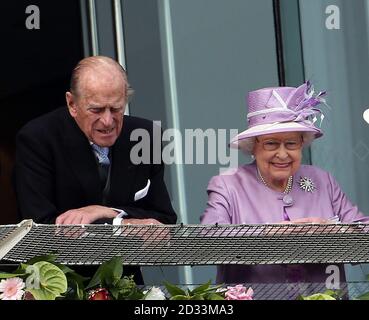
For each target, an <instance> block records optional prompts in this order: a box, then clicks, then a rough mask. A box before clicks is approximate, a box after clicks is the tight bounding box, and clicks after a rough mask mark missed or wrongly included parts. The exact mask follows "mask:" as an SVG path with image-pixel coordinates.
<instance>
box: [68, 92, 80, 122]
mask: <svg viewBox="0 0 369 320" xmlns="http://www.w3.org/2000/svg"><path fill="white" fill-rule="evenodd" d="M65 100H66V101H67V106H68V110H69V113H70V115H71V116H72V117H73V118H75V117H76V116H77V106H76V103H75V97H74V96H73V94H72V93H71V92H69V91H67V92H66V93H65Z"/></svg>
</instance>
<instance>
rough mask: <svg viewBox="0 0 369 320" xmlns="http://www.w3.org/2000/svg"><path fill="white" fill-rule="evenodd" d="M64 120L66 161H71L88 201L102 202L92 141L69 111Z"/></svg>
mask: <svg viewBox="0 0 369 320" xmlns="http://www.w3.org/2000/svg"><path fill="white" fill-rule="evenodd" d="M64 120H65V121H64V127H65V131H64V133H65V134H64V150H65V153H66V161H68V162H69V165H70V167H71V168H72V171H73V173H74V175H75V176H76V177H77V179H78V180H79V182H80V184H81V185H82V188H83V189H84V191H85V193H86V198H87V200H88V202H90V203H91V204H96V203H100V202H101V200H102V191H101V184H100V178H99V172H98V168H97V165H96V160H95V157H94V154H93V152H92V150H91V146H90V143H89V141H88V139H87V138H86V137H85V135H84V134H83V132H82V131H81V130H80V128H79V127H78V125H77V124H76V122H75V121H74V119H73V118H72V117H71V116H70V115H69V114H68V113H67V114H66V117H65V119H64Z"/></svg>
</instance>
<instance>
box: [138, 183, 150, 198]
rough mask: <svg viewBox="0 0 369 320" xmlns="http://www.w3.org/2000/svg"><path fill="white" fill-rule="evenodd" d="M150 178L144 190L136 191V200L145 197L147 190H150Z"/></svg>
mask: <svg viewBox="0 0 369 320" xmlns="http://www.w3.org/2000/svg"><path fill="white" fill-rule="evenodd" d="M150 183H151V182H150V179H148V180H147V185H146V187H145V188H143V189H142V190H138V191H137V192H136V193H135V201H137V200H140V199H142V198H143V197H145V196H146V195H147V192H148V191H149V188H150Z"/></svg>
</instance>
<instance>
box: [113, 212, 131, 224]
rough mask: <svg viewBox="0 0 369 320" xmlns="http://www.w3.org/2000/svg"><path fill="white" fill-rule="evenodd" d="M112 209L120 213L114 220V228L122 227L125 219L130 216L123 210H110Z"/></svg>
mask: <svg viewBox="0 0 369 320" xmlns="http://www.w3.org/2000/svg"><path fill="white" fill-rule="evenodd" d="M110 209H112V210H114V211H116V212H118V214H117V216H116V217H115V218H114V220H113V226H119V225H121V224H122V221H123V217H126V216H128V214H127V213H126V212H125V211H124V210H121V209H116V208H110Z"/></svg>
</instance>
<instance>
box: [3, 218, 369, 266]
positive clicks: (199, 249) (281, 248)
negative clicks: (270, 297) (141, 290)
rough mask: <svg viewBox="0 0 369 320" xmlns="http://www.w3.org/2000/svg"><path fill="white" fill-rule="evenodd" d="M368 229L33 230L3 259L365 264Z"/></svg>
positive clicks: (168, 227)
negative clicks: (41, 257) (52, 256)
mask: <svg viewBox="0 0 369 320" xmlns="http://www.w3.org/2000/svg"><path fill="white" fill-rule="evenodd" d="M368 231H369V225H368V224H332V225H318V224H317V225H221V226H220V225H219V226H218V225H150V226H134V225H122V226H111V225H86V226H80V225H73V226H68V225H63V226H56V225H37V224H33V226H32V228H31V229H30V231H29V232H28V233H27V234H26V236H24V237H23V239H22V240H20V241H19V242H18V243H17V244H16V245H15V246H14V247H13V248H12V249H11V250H10V251H9V252H8V253H7V254H6V255H5V257H4V259H6V260H8V261H16V262H23V261H26V260H28V259H30V258H32V257H34V256H37V255H43V254H49V253H52V252H54V253H56V254H57V257H58V258H57V261H58V262H60V263H63V264H69V265H75V264H100V263H102V262H104V261H106V260H108V259H110V258H112V257H114V256H121V257H123V261H124V264H125V265H140V266H145V265H146V266H153V265H217V264H245V265H253V264H295V263H364V262H369V232H368Z"/></svg>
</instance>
